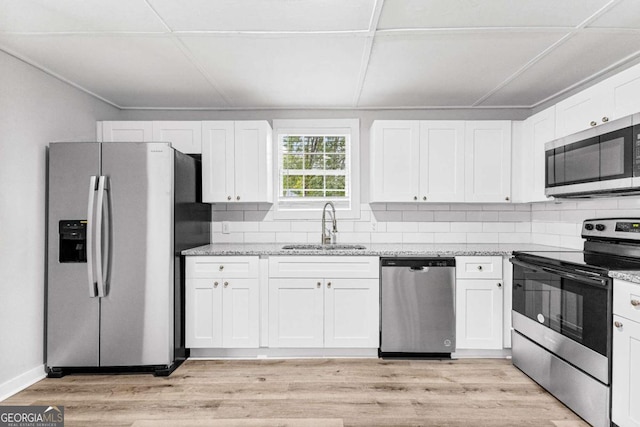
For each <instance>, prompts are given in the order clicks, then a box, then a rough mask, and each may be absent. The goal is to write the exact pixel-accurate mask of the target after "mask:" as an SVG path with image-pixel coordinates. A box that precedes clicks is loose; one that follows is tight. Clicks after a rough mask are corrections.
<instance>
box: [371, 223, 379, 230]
mask: <svg viewBox="0 0 640 427" xmlns="http://www.w3.org/2000/svg"><path fill="white" fill-rule="evenodd" d="M371 231H378V223H377V222H372V223H371Z"/></svg>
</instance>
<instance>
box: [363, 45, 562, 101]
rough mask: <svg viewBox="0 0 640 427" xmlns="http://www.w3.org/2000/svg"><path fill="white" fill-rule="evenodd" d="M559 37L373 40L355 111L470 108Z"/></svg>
mask: <svg viewBox="0 0 640 427" xmlns="http://www.w3.org/2000/svg"><path fill="white" fill-rule="evenodd" d="M560 37H561V35H559V34H558V33H556V32H551V33H532V32H509V33H507V32H483V33H472V32H469V33H455V34H422V35H413V36H406V35H404V36H400V35H393V36H391V35H385V36H376V38H375V41H374V46H373V51H372V53H371V58H370V61H369V69H368V71H367V75H366V78H365V82H364V86H363V90H362V94H361V97H360V103H359V106H361V107H386V106H389V107H391V106H408V107H420V106H425V107H443V106H471V105H473V104H474V103H475V102H476V101H477V100H478V99H480V98H481V97H482V96H484V95H485V94H486V93H487V92H488V91H490V90H491V89H493V88H495V87H496V86H497V85H498V84H499V83H501V82H503V81H504V80H505V79H506V78H507V77H509V76H510V75H512V74H513V73H514V72H515V71H516V70H518V69H519V68H521V67H522V66H524V64H526V63H527V62H528V61H529V60H530V59H531V58H533V57H535V56H536V55H537V54H539V53H540V52H542V51H543V50H544V49H546V48H547V47H548V46H550V45H551V44H553V43H554V42H556V41H557V40H558V39H559V38H560Z"/></svg>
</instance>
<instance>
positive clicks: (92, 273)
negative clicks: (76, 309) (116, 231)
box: [87, 176, 98, 298]
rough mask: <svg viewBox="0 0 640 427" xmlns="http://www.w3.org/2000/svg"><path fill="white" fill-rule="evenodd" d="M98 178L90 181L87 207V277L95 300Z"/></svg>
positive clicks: (90, 294) (90, 293)
mask: <svg viewBox="0 0 640 427" xmlns="http://www.w3.org/2000/svg"><path fill="white" fill-rule="evenodd" d="M97 178H98V177H96V176H92V177H91V178H90V179H89V204H88V206H87V276H88V279H89V296H90V297H91V298H95V297H97V296H98V293H97V290H96V269H95V259H94V253H93V235H94V228H95V221H94V219H95V218H94V217H95V195H96V181H97Z"/></svg>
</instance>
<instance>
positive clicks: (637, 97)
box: [603, 65, 640, 119]
mask: <svg viewBox="0 0 640 427" xmlns="http://www.w3.org/2000/svg"><path fill="white" fill-rule="evenodd" d="M603 83H604V84H606V85H607V86H608V87H609V89H608V90H609V91H611V99H612V101H611V102H612V110H611V114H612V117H609V119H619V118H620V117H624V116H628V115H630V114H635V113H637V112H638V111H640V65H636V66H633V67H631V68H629V69H627V70H624V71H622V72H621V73H618V74H616V75H615V76H612V77H610V78H608V79H607V80H605V82H603Z"/></svg>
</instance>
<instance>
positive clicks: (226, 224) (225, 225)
mask: <svg viewBox="0 0 640 427" xmlns="http://www.w3.org/2000/svg"><path fill="white" fill-rule="evenodd" d="M229 233H231V224H229V221H222V234H229Z"/></svg>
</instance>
